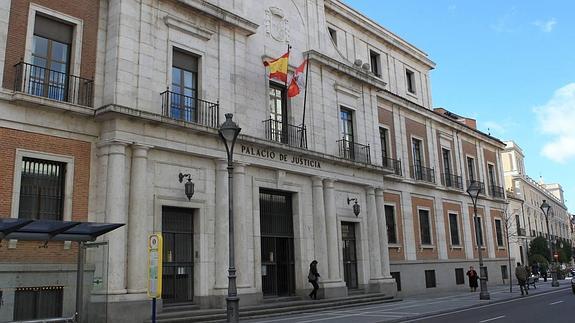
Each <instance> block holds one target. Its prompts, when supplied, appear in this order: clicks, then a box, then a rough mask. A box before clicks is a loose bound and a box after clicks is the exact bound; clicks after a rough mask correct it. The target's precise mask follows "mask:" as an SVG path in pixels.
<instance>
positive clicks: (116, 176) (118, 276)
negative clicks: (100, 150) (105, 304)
mask: <svg viewBox="0 0 575 323" xmlns="http://www.w3.org/2000/svg"><path fill="white" fill-rule="evenodd" d="M109 147H110V148H109V155H108V169H107V170H108V174H107V176H106V178H107V180H106V182H107V185H106V187H107V190H106V221H107V222H109V223H126V222H127V221H126V220H127V218H126V211H127V210H126V193H125V192H126V190H125V185H126V178H125V171H126V144H124V143H120V142H112V143H110V146H109ZM126 229H127V228H126V226H123V227H120V228H118V229H116V230H114V231H112V232H110V233H108V234H107V235H108V243H109V246H108V248H109V253H108V257H109V260H108V272H109V275H108V293H109V294H125V293H126V292H127V290H126Z"/></svg>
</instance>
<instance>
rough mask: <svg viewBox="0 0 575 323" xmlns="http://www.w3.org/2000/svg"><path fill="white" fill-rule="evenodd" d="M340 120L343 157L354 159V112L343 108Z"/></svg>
mask: <svg viewBox="0 0 575 323" xmlns="http://www.w3.org/2000/svg"><path fill="white" fill-rule="evenodd" d="M339 118H340V121H341V138H342V139H343V142H342V148H343V157H344V158H353V157H354V151H353V149H354V145H353V142H354V138H353V112H352V111H351V110H349V109H345V108H341V110H340V113H339Z"/></svg>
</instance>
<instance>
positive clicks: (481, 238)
mask: <svg viewBox="0 0 575 323" xmlns="http://www.w3.org/2000/svg"><path fill="white" fill-rule="evenodd" d="M475 224H476V226H477V233H476V238H477V234H479V243H478V245H479V246H481V247H483V227H482V224H481V218H480V217H477V218H476V219H475Z"/></svg>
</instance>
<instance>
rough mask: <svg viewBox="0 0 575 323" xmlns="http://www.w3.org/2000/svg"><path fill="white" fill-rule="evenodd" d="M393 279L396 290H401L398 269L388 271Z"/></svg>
mask: <svg viewBox="0 0 575 323" xmlns="http://www.w3.org/2000/svg"><path fill="white" fill-rule="evenodd" d="M389 274H390V275H391V277H393V279H395V284H396V285H397V291H398V292H401V273H400V272H399V271H393V272H391V273H389Z"/></svg>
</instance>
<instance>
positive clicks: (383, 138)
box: [379, 128, 391, 166]
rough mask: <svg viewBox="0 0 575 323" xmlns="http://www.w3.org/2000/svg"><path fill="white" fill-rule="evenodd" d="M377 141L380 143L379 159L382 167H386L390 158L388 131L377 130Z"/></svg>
mask: <svg viewBox="0 0 575 323" xmlns="http://www.w3.org/2000/svg"><path fill="white" fill-rule="evenodd" d="M379 140H380V142H381V157H382V159H383V166H387V165H388V164H387V163H388V158H391V155H390V153H389V130H387V129H385V128H379Z"/></svg>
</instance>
